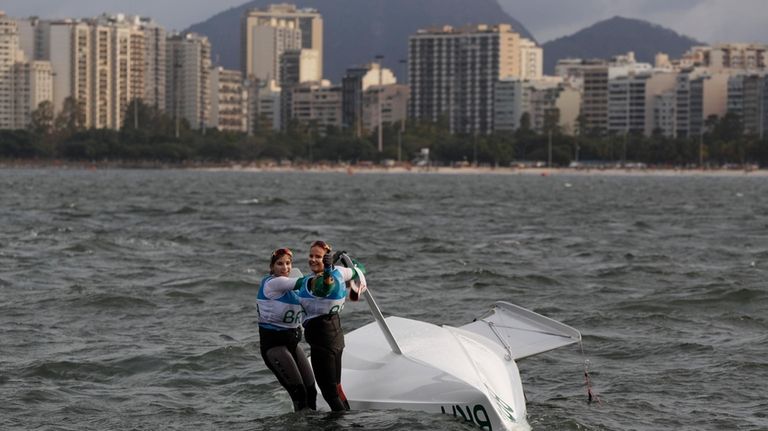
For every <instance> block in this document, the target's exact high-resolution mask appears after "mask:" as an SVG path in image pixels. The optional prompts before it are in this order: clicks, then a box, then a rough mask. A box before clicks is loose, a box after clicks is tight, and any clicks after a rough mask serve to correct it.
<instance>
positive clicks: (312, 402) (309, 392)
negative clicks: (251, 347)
mask: <svg viewBox="0 0 768 431" xmlns="http://www.w3.org/2000/svg"><path fill="white" fill-rule="evenodd" d="M259 337H260V344H261V357H262V359H264V363H265V364H267V367H268V368H269V369H270V370H271V371H272V373H274V374H275V376H276V377H277V380H278V381H279V382H280V384H281V385H283V387H284V388H285V390H287V391H288V394H289V395H290V396H291V400H292V401H293V409H294V410H295V411H299V410H304V409H307V408H310V409H312V410H316V409H317V405H316V402H317V389H315V379H314V376H313V375H312V368H311V367H310V365H309V361H308V360H307V355H306V354H304V350H303V349H302V348H301V346H299V340H300V339H301V329H300V328H296V329H289V330H284V331H276V330H271V329H266V328H261V327H260V328H259Z"/></svg>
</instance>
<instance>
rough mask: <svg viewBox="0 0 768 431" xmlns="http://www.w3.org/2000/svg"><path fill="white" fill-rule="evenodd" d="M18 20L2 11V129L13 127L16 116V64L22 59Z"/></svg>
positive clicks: (0, 29)
mask: <svg viewBox="0 0 768 431" xmlns="http://www.w3.org/2000/svg"><path fill="white" fill-rule="evenodd" d="M20 52H21V51H20V50H19V31H18V27H17V25H16V21H14V20H13V19H11V18H10V17H8V16H6V15H5V13H3V12H1V11H0V129H11V128H13V126H14V125H15V121H14V120H15V118H14V91H13V88H14V87H13V84H14V65H15V64H16V62H17V61H19V60H21V58H20V57H21V56H20Z"/></svg>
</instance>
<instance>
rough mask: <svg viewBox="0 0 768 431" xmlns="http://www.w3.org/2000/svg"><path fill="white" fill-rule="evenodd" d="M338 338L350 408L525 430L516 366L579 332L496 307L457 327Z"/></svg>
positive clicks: (382, 327) (369, 329) (401, 328)
mask: <svg viewBox="0 0 768 431" xmlns="http://www.w3.org/2000/svg"><path fill="white" fill-rule="evenodd" d="M363 297H365V298H366V301H367V302H368V305H369V306H370V308H371V312H372V314H373V316H374V319H375V321H374V322H371V323H369V324H367V325H365V326H363V327H361V328H358V329H356V330H354V331H352V332H350V333H348V334H347V335H346V336H345V339H346V348H345V349H344V363H343V371H342V386H343V387H344V391H345V393H346V395H347V399H348V401H349V404H350V406H351V408H353V409H403V410H414V411H424V412H429V413H444V414H451V415H454V416H458V417H461V418H464V420H466V421H469V422H472V423H474V424H475V425H477V426H479V427H481V428H483V429H486V430H522V429H529V428H530V427H529V425H528V423H527V421H526V407H525V396H524V394H523V385H522V382H521V380H520V373H519V371H518V368H517V364H516V363H515V361H516V360H518V359H521V358H525V357H528V356H532V355H535V354H538V353H542V352H546V351H548V350H552V349H555V348H558V347H562V346H566V345H569V344H573V343H577V342H579V341H580V340H581V334H580V333H579V331H577V330H575V329H573V328H571V327H569V326H567V325H564V324H562V323H560V322H557V321H555V320H552V319H549V318H547V317H544V316H542V315H540V314H537V313H534V312H533V311H530V310H527V309H525V308H522V307H518V306H516V305H513V304H510V303H507V302H497V303H495V304H493V306H492V307H491V308H490V310H488V312H486V313H485V314H484V315H483V316H482V317H479V318H477V319H476V320H475V321H473V322H472V323H469V324H466V325H464V326H460V327H452V326H447V325H443V326H438V325H434V324H431V323H427V322H422V321H419V320H413V319H406V318H402V317H395V316H390V317H387V318H384V317H383V316H382V314H381V311H380V310H379V307H378V306H377V304H376V301H375V300H374V298H373V296H372V294H371V292H370V290H364V291H363Z"/></svg>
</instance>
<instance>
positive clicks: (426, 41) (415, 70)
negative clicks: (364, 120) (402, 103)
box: [408, 24, 530, 134]
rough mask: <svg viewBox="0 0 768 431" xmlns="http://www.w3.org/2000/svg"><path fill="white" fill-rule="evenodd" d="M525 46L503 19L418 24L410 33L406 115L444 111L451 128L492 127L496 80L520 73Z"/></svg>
mask: <svg viewBox="0 0 768 431" xmlns="http://www.w3.org/2000/svg"><path fill="white" fill-rule="evenodd" d="M523 46H525V47H526V48H525V49H528V50H530V45H529V44H528V43H527V42H525V41H524V39H523V38H522V37H521V36H520V34H518V33H516V32H514V31H513V30H512V27H511V26H510V25H507V24H501V25H497V26H489V25H478V26H475V27H471V28H464V29H455V28H453V27H450V26H445V27H443V28H441V29H432V30H419V31H418V32H417V33H416V34H415V35H412V36H411V37H410V38H409V49H408V78H409V79H408V82H409V83H410V85H411V101H410V114H409V115H411V116H412V117H413V118H417V119H423V120H428V121H438V120H439V119H440V118H443V117H445V118H446V119H447V120H448V123H449V127H450V130H451V131H452V132H458V133H481V134H487V133H490V132H491V131H492V130H493V100H494V88H495V85H496V82H497V81H499V80H500V79H505V78H516V77H521V76H523V74H524V72H523V70H522V67H523V64H522V63H523V57H522V54H521V53H522V52H523V50H524V49H523ZM527 58H528V56H526V59H527ZM526 68H528V67H526Z"/></svg>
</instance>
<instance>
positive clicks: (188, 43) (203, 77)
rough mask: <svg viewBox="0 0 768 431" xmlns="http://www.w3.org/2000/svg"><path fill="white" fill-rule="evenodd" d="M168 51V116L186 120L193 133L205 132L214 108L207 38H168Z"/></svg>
mask: <svg viewBox="0 0 768 431" xmlns="http://www.w3.org/2000/svg"><path fill="white" fill-rule="evenodd" d="M166 49H167V54H166V73H167V75H166V86H167V87H166V106H167V107H168V110H167V113H168V114H169V115H171V116H172V117H174V118H176V119H185V120H186V121H187V122H189V125H190V127H191V128H193V129H203V128H204V127H205V125H206V124H207V122H208V116H209V114H210V113H209V111H210V105H211V101H210V93H209V78H208V75H209V73H210V70H211V45H210V43H209V42H208V38H206V37H204V36H200V35H197V34H193V33H188V34H185V35H173V36H171V37H169V38H168V41H167V46H166Z"/></svg>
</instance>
